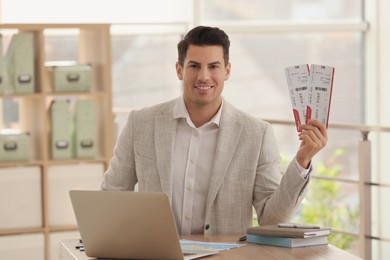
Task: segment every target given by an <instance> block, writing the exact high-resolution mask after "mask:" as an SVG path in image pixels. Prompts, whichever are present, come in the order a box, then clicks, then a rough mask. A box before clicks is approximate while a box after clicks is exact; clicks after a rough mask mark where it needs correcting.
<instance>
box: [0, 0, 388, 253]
mask: <svg viewBox="0 0 390 260" xmlns="http://www.w3.org/2000/svg"><path fill="white" fill-rule="evenodd" d="M385 10H390V3H388V2H387V1H385V0H375V1H364V0H360V1H359V0H310V1H309V0H274V1H267V0H240V1H238V0H207V1H206V0H165V1H159V0H142V1H135V0H128V1H126V0H110V1H106V0H100V1H92V0H84V1H76V0H67V1H57V0H56V1H53V0H51V1H50V0H34V1H23V0H0V23H109V24H111V31H110V35H111V36H110V37H111V56H112V68H111V73H112V104H113V107H112V111H113V112H114V114H115V126H116V128H115V136H114V138H116V136H117V135H118V133H119V131H120V130H121V128H122V127H123V124H124V123H125V121H126V117H127V114H128V112H129V111H130V110H132V109H138V108H141V107H145V106H150V105H153V104H156V103H160V102H164V101H168V100H171V99H173V98H175V97H177V96H178V95H180V94H181V87H180V82H179V81H178V79H177V77H176V72H175V62H176V60H177V50H176V45H177V43H178V41H179V40H180V39H181V38H182V37H183V35H184V34H185V33H186V32H187V31H188V30H189V29H190V28H192V27H193V26H196V25H208V26H217V27H220V28H221V29H223V30H224V31H225V32H226V33H228V35H229V36H230V40H231V50H230V61H231V63H232V73H231V77H230V79H229V80H228V81H227V82H226V85H225V90H224V93H223V96H224V97H225V98H226V99H227V100H228V101H229V102H231V103H233V104H234V105H235V106H237V107H238V108H240V109H242V110H244V111H246V112H248V113H250V114H253V115H254V116H256V117H258V118H262V119H264V120H268V121H270V122H271V123H273V126H274V130H275V132H276V136H277V139H278V144H279V148H280V151H281V156H282V159H283V160H282V169H283V167H285V166H286V164H287V163H288V162H289V161H290V160H291V159H292V158H293V157H294V155H295V152H296V151H297V148H298V145H299V142H298V138H297V133H296V130H295V126H294V123H293V114H292V110H291V103H290V97H289V93H288V91H287V83H286V78H285V74H284V68H285V67H287V66H292V65H298V64H321V65H328V66H333V67H335V78H334V85H333V97H332V102H331V111H330V119H329V124H330V125H329V142H328V145H327V146H326V148H325V149H324V150H323V151H321V153H320V154H318V156H316V158H315V161H314V162H313V163H314V167H315V169H314V174H313V175H314V176H313V179H312V183H311V186H310V188H309V193H308V195H307V197H306V199H305V200H304V202H303V203H302V205H301V208H300V209H299V211H298V213H297V214H296V216H295V217H294V221H296V222H305V223H313V224H321V225H326V226H331V227H332V228H333V230H334V234H333V236H332V237H331V243H332V244H334V245H335V246H337V247H340V248H342V249H344V250H347V251H349V252H351V253H352V254H355V255H360V256H362V257H364V258H367V256H368V255H369V256H370V257H372V259H386V256H389V255H390V224H389V223H388V222H387V221H386V220H387V219H389V217H390V208H389V207H388V205H387V203H386V202H385V198H386V197H387V196H389V195H390V189H389V188H390V174H389V172H390V166H389V165H388V164H387V161H386V159H387V158H388V157H386V154H389V149H390V131H389V127H390V116H389V115H388V113H387V112H386V111H389V109H390V105H389V102H387V100H390V88H389V87H388V86H389V83H390V79H389V78H388V77H387V68H389V67H390V49H389V47H387V46H390V45H388V42H389V41H390V28H389V24H390V18H389V17H387V16H388V15H387V16H386V12H385ZM53 50H56V51H53ZM58 50H61V51H58ZM45 51H46V54H45V55H46V57H47V59H48V60H63V59H77V57H78V55H79V49H78V37H77V35H76V34H75V33H74V32H73V31H72V30H69V31H64V30H62V31H61V33H58V32H55V31H51V32H48V33H47V46H45ZM17 111H18V107H17V103H15V102H13V101H12V100H4V101H3V102H2V121H3V125H4V126H5V127H7V126H10V125H12V124H13V123H15V121H17V120H18V112H17ZM0 112H1V110H0ZM0 118H1V117H0ZM367 147H368V148H367ZM362 201H364V202H365V203H364V205H362ZM59 237H61V235H59ZM62 237H64V236H62ZM53 257H54V256H53Z"/></svg>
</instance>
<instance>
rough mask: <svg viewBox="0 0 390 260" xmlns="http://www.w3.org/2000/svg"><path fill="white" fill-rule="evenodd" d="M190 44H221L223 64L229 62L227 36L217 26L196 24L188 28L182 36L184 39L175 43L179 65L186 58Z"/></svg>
mask: <svg viewBox="0 0 390 260" xmlns="http://www.w3.org/2000/svg"><path fill="white" fill-rule="evenodd" d="M190 45H196V46H208V45H216V46H222V48H223V58H224V60H225V66H226V65H227V64H228V63H229V47H230V40H229V36H228V35H227V34H226V33H225V32H224V31H222V30H221V29H219V28H217V27H208V26H198V27H195V28H193V29H192V30H190V31H189V32H188V33H187V34H186V35H185V36H184V39H183V40H181V41H180V42H179V43H178V44H177V51H178V54H179V57H178V62H179V64H180V65H181V66H184V59H185V58H186V55H187V51H188V48H189V46H190Z"/></svg>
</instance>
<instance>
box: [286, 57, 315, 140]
mask: <svg viewBox="0 0 390 260" xmlns="http://www.w3.org/2000/svg"><path fill="white" fill-rule="evenodd" d="M285 71H286V78H287V85H288V89H289V92H290V99H291V105H292V109H293V114H294V119H295V125H296V127H297V130H298V132H300V131H301V127H300V126H301V124H305V122H306V107H307V104H308V97H309V65H307V64H301V65H296V66H291V67H287V68H286V69H285Z"/></svg>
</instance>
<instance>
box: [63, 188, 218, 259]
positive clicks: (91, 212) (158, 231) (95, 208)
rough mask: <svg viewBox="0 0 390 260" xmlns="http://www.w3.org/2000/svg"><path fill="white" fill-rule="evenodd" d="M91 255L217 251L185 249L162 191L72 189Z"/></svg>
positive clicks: (126, 256) (167, 255) (178, 254)
mask: <svg viewBox="0 0 390 260" xmlns="http://www.w3.org/2000/svg"><path fill="white" fill-rule="evenodd" d="M69 195H70V198H71V201H72V206H73V210H74V213H75V216H76V220H77V224H78V227H79V231H80V235H81V239H82V243H83V245H84V250H85V253H86V255H87V256H89V257H98V258H122V259H195V258H199V257H203V256H206V255H210V254H215V253H216V252H207V253H202V254H197V253H195V252H193V251H192V252H191V253H189V252H182V250H181V247H180V239H179V235H178V232H177V228H176V224H175V220H174V218H173V214H172V210H171V207H170V204H169V200H168V196H167V195H166V194H165V193H162V192H131V191H86V190H71V191H70V192H69Z"/></svg>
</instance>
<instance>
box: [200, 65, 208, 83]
mask: <svg viewBox="0 0 390 260" xmlns="http://www.w3.org/2000/svg"><path fill="white" fill-rule="evenodd" d="M209 78H210V72H209V70H208V68H201V69H200V70H199V73H198V79H199V80H201V81H206V80H208V79H209Z"/></svg>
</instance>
